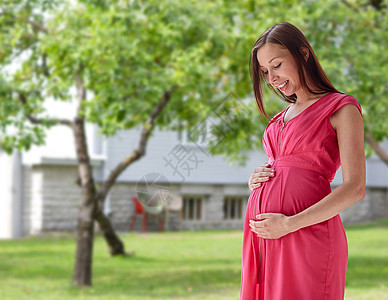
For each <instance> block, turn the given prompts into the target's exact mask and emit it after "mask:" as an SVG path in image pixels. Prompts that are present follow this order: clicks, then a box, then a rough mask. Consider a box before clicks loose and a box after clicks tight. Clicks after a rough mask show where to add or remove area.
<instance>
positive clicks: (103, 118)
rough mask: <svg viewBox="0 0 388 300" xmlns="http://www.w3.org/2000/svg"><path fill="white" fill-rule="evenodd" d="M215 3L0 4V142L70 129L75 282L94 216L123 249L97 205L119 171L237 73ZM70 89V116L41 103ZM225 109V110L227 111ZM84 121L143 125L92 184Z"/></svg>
mask: <svg viewBox="0 0 388 300" xmlns="http://www.w3.org/2000/svg"><path fill="white" fill-rule="evenodd" d="M108 3H109V5H107V4H108ZM219 4H220V3H219V2H218V3H217V2H214V3H210V2H207V1H202V2H193V1H177V0H176V1H175V0H174V1H156V0H155V1H147V2H143V1H109V2H108V1H106V2H104V1H83V2H78V3H77V2H74V1H63V2H62V1H57V2H54V1H43V0H35V1H21V0H20V1H14V2H13V3H12V4H9V5H7V6H4V7H2V8H1V12H0V26H1V35H2V36H1V42H0V43H1V44H0V48H1V49H2V50H1V51H2V52H1V55H0V64H1V66H2V71H3V72H2V75H1V87H0V93H1V100H0V105H1V107H0V111H1V112H0V126H1V132H2V138H1V146H2V148H4V149H5V150H7V151H8V152H11V151H12V149H19V150H24V149H29V147H30V146H31V145H33V144H36V145H41V144H43V143H44V142H45V141H44V136H45V135H44V134H45V131H46V130H47V129H48V128H50V127H51V126H56V125H63V126H67V127H69V128H70V129H71V130H72V131H73V134H74V140H75V149H76V155H77V159H78V172H79V183H80V186H81V188H82V204H81V207H80V210H79V216H78V225H77V251H76V257H75V267H74V276H73V281H74V283H75V284H76V285H83V286H88V285H91V270H92V249H93V235H94V232H93V222H94V220H96V221H97V222H98V224H99V226H100V229H101V231H102V233H103V235H104V237H105V239H106V241H107V243H108V245H109V250H110V253H111V254H112V255H116V254H124V245H123V243H122V242H121V240H120V239H119V237H118V236H117V234H116V233H115V232H114V230H113V228H112V225H111V223H110V222H109V219H108V218H107V217H106V216H105V215H104V213H103V211H102V205H103V202H104V200H105V198H106V196H107V193H108V192H109V190H110V189H111V187H112V186H113V184H114V183H115V181H116V179H117V178H118V176H119V175H120V174H121V173H122V172H123V171H124V170H125V169H126V168H127V167H128V166H129V165H130V164H132V163H133V162H134V161H136V160H138V159H140V158H141V157H143V156H144V155H145V153H146V147H147V141H148V139H149V138H150V136H151V134H152V131H153V130H154V128H155V127H156V126H159V127H160V128H175V129H178V127H179V128H180V129H181V128H186V129H190V128H192V127H193V126H194V125H195V124H196V123H198V121H199V120H201V119H202V118H203V117H204V116H206V114H207V113H208V112H209V110H210V106H209V104H212V103H215V102H216V101H217V100H219V99H221V98H223V97H225V94H227V93H228V92H229V91H230V87H228V86H227V85H220V84H219V79H220V78H224V80H226V79H227V78H228V76H229V77H230V78H237V76H236V75H235V71H234V70H233V68H234V67H235V65H233V63H230V61H227V59H233V54H232V55H231V52H230V51H231V50H232V49H233V48H234V47H235V45H234V44H235V40H236V39H237V34H236V33H235V32H234V31H233V24H232V23H228V22H227V21H228V19H227V18H226V17H225V16H226V15H227V11H224V10H223V8H222V6H220V5H219ZM209 29H211V30H209ZM239 74H241V73H238V75H239ZM74 98H76V100H77V114H76V116H74V119H58V118H52V117H50V116H49V115H47V113H46V112H45V101H46V100H47V99H54V100H56V101H72V100H73V99H74ZM225 108H226V110H225V109H224V110H223V113H225V114H229V112H232V111H233V107H228V106H226V107H225ZM162 112H163V113H162ZM177 120H180V121H182V122H176V121H177ZM86 122H92V123H95V124H97V125H98V126H99V128H100V131H101V133H102V134H104V135H106V136H110V135H113V134H115V132H116V131H117V130H119V129H129V128H133V127H135V126H142V131H141V139H140V142H139V145H138V147H137V148H136V149H135V150H134V151H133V152H131V153H129V155H128V156H127V157H125V158H124V159H123V160H122V161H121V162H120V163H119V165H117V166H116V167H115V168H114V169H113V170H111V173H110V174H109V176H108V178H107V179H106V180H105V181H104V182H103V183H101V184H100V185H98V186H97V184H96V182H95V180H94V178H93V174H92V172H91V165H90V158H89V154H88V145H87V142H86V138H85V123H86Z"/></svg>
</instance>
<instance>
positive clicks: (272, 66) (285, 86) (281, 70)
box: [257, 43, 302, 96]
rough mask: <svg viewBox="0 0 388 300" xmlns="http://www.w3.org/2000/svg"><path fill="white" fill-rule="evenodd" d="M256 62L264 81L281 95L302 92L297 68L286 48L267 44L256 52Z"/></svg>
mask: <svg viewBox="0 0 388 300" xmlns="http://www.w3.org/2000/svg"><path fill="white" fill-rule="evenodd" d="M257 60H258V61H259V65H260V70H261V72H262V74H263V75H264V78H265V80H266V81H267V82H268V83H269V84H271V85H272V86H273V87H275V88H277V89H278V90H280V91H281V92H282V93H283V94H285V95H286V96H291V95H292V94H296V95H297V94H298V93H300V92H301V91H302V86H301V84H300V80H299V74H298V66H297V65H296V63H295V60H294V58H293V57H292V55H291V53H290V51H288V49H287V48H284V47H282V46H281V45H278V44H274V43H267V44H265V45H264V46H263V47H261V48H259V50H258V51H257Z"/></svg>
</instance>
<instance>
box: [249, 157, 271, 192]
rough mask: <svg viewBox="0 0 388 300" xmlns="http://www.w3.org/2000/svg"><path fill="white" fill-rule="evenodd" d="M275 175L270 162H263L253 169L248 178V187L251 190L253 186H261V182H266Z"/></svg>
mask: <svg viewBox="0 0 388 300" xmlns="http://www.w3.org/2000/svg"><path fill="white" fill-rule="evenodd" d="M274 176H275V170H273V169H271V165H270V164H268V163H267V164H264V165H261V166H260V167H257V168H256V169H254V170H253V173H252V175H251V177H250V178H249V183H248V186H249V189H250V190H251V191H252V190H253V189H255V188H259V187H261V184H262V183H263V182H266V181H268V180H269V179H270V177H274Z"/></svg>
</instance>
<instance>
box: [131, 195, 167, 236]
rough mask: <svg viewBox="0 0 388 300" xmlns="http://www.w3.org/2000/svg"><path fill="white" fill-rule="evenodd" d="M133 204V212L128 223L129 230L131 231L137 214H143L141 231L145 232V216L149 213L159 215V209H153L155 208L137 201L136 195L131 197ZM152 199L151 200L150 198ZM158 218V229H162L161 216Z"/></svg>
mask: <svg viewBox="0 0 388 300" xmlns="http://www.w3.org/2000/svg"><path fill="white" fill-rule="evenodd" d="M132 201H133V204H134V206H135V213H134V214H133V216H132V220H131V223H130V225H129V231H132V229H133V226H134V225H135V222H136V219H137V216H138V215H142V216H143V220H142V232H143V233H145V232H146V231H147V230H146V229H147V216H148V215H149V214H150V215H159V214H160V212H161V211H160V212H159V211H155V208H153V207H147V206H146V207H144V205H143V204H142V203H141V202H140V201H139V199H138V198H137V196H133V197H132ZM151 201H152V200H151ZM158 220H159V231H163V220H162V219H161V218H158Z"/></svg>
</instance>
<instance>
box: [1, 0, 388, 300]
mask: <svg viewBox="0 0 388 300" xmlns="http://www.w3.org/2000/svg"><path fill="white" fill-rule="evenodd" d="M387 10H388V1H383V0H381V1H378V0H377V1H372V0H369V1H367V0H364V1H361V0H354V1H350V0H349V1H346V0H342V1H332V0H326V1H320V0H316V1H304V2H300V1H252V0H250V1H248V0H243V1H227V0H223V1H221V0H216V1H202V0H198V1H188V0H181V1H178V0H166V1H156V0H155V1H154V0H151V1H135V0H134V1H124V0H122V1H103V0H101V1H97V0H95V1H92V0H86V1H76V0H73V1H70V0H69V1H55V0H53V1H47V0H46V1H44V0H30V1H21V0H20V1H6V2H4V4H2V6H1V7H0V29H1V31H0V35H1V36H0V67H1V73H0V238H2V239H3V240H2V241H0V278H2V280H1V281H0V282H1V283H0V287H1V288H0V298H1V299H27V298H28V299H69V298H70V297H77V298H78V299H89V298H90V299H172V298H177V299H236V298H238V297H239V282H240V281H239V280H240V267H241V243H242V229H243V227H242V226H243V219H244V214H245V209H246V204H247V201H248V198H249V195H250V190H249V189H248V185H247V182H248V179H249V177H250V175H251V174H252V171H253V169H255V168H256V167H258V166H260V165H262V164H263V163H265V162H266V161H267V157H266V155H265V153H264V152H263V150H262V146H261V138H262V134H263V131H264V129H265V126H266V124H267V122H268V121H267V120H264V119H262V118H261V117H260V115H259V112H258V109H257V104H256V101H255V98H254V95H253V88H252V82H251V77H250V75H251V57H250V51H251V49H252V47H253V45H254V43H255V41H256V40H257V38H258V37H259V36H260V34H261V33H262V32H264V31H265V30H266V29H267V28H268V27H270V26H271V25H273V24H275V23H278V22H282V21H288V22H290V23H292V24H294V25H296V26H297V27H298V28H299V29H300V30H301V31H302V32H303V33H304V34H305V35H306V37H307V39H308V40H309V42H310V43H311V45H312V47H313V49H314V51H315V53H316V55H317V57H318V59H319V61H320V62H321V64H322V66H323V69H324V70H325V72H326V73H327V75H328V77H329V79H330V80H331V81H332V83H333V84H334V86H335V87H336V88H337V89H338V90H339V91H341V92H344V93H347V94H350V95H352V96H354V97H355V98H356V99H357V100H358V101H359V102H360V104H361V106H362V110H363V116H364V125H365V151H366V154H367V189H366V196H365V199H363V200H362V201H360V202H358V203H356V204H355V205H353V206H352V207H350V208H349V209H347V210H345V211H344V212H342V213H341V218H342V220H343V223H344V224H345V225H346V229H347V234H348V239H349V266H348V277H347V283H346V284H347V289H346V299H388V297H387V295H388V255H387V254H386V253H388V251H387V250H388V246H387V245H388V243H387V242H388V235H387V233H388V222H387V219H388V190H387V189H388V141H387V138H388V120H387V117H386V116H387V107H388V98H387V96H386V95H387V92H388V76H387V75H388V69H387V67H386V65H387V63H388V52H387V51H386V49H387V46H388V45H387V44H388V20H387ZM264 92H265V93H266V100H265V101H266V103H265V105H266V110H267V112H268V114H269V115H271V116H273V115H275V114H276V113H277V112H279V111H280V110H282V109H283V108H285V107H286V105H287V104H286V103H283V102H281V101H280V100H279V99H277V98H276V97H275V96H274V95H271V94H270V92H269V90H268V89H266V87H265V88H264ZM341 182H342V174H341V169H339V170H338V172H337V174H336V177H335V178H334V180H333V182H332V189H334V188H336V187H337V186H338V185H340V184H341ZM139 233H141V234H139ZM93 245H94V248H93ZM92 263H93V264H92ZM92 265H93V267H92ZM92 270H93V272H92ZM92 274H93V276H92ZM70 278H72V280H71V279H70ZM92 278H93V282H94V284H93V283H92ZM39 279H43V281H39ZM71 281H72V282H71ZM40 282H44V283H40ZM79 286H84V287H86V286H87V287H89V288H88V289H78V288H77V287H79Z"/></svg>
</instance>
